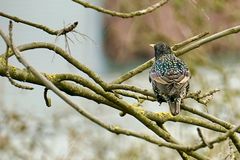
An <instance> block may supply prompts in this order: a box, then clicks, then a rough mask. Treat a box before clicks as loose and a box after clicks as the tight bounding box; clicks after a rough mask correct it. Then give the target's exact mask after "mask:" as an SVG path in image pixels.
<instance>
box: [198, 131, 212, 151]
mask: <svg viewBox="0 0 240 160" xmlns="http://www.w3.org/2000/svg"><path fill="white" fill-rule="evenodd" d="M197 132H198V136H199V137H200V138H201V140H202V143H203V144H204V145H205V146H207V147H208V148H209V149H212V148H213V145H212V144H210V143H208V141H207V140H206V138H205V137H204V136H203V133H202V130H201V129H200V128H197Z"/></svg>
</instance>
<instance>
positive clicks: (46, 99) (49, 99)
mask: <svg viewBox="0 0 240 160" xmlns="http://www.w3.org/2000/svg"><path fill="white" fill-rule="evenodd" d="M47 93H48V89H47V88H44V92H43V98H44V101H45V104H46V106H47V107H51V105H52V103H51V98H49V97H48V96H47Z"/></svg>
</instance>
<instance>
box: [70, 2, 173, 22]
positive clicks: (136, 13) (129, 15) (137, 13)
mask: <svg viewBox="0 0 240 160" xmlns="http://www.w3.org/2000/svg"><path fill="white" fill-rule="evenodd" d="M72 1H73V2H75V3H78V4H80V5H82V6H84V7H85V8H91V9H94V10H96V11H98V12H101V13H105V14H108V15H111V16H116V17H121V18H132V17H136V16H142V15H146V14H148V13H151V12H153V11H154V10H156V9H158V8H159V7H161V6H163V5H164V4H166V3H167V2H168V0H160V1H159V2H157V3H155V4H153V5H152V6H149V7H147V8H145V9H142V10H138V11H134V12H129V13H123V12H116V11H111V10H108V9H105V8H102V7H99V6H95V5H92V4H90V3H88V2H85V1H82V0H72Z"/></svg>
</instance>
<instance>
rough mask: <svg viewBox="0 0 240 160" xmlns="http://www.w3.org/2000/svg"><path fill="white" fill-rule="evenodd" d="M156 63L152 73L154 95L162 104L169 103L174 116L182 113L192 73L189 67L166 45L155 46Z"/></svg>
mask: <svg viewBox="0 0 240 160" xmlns="http://www.w3.org/2000/svg"><path fill="white" fill-rule="evenodd" d="M154 50H155V63H154V64H153V66H152V68H151V70H150V73H149V81H150V82H151V83H152V86H153V90H154V93H155V94H156V96H157V100H158V102H159V103H160V104H161V102H163V101H167V103H168V104H169V107H170V111H171V113H172V115H177V114H179V112H180V104H181V101H182V99H183V98H184V97H185V96H186V94H187V92H188V88H189V79H190V72H189V69H188V67H187V65H186V64H185V63H184V62H183V61H182V60H181V59H179V58H177V57H176V56H175V55H174V54H172V53H171V49H170V47H169V46H168V45H166V44H165V43H158V44H156V45H154Z"/></svg>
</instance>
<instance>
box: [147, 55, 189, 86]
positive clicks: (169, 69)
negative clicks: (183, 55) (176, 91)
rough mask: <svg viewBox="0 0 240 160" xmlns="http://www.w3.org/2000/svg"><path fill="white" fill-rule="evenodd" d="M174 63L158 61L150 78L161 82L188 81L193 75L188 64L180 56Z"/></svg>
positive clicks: (179, 82) (181, 82) (180, 82)
mask: <svg viewBox="0 0 240 160" xmlns="http://www.w3.org/2000/svg"><path fill="white" fill-rule="evenodd" d="M174 62H175V64H174V63H163V62H162V61H158V62H156V64H155V67H153V68H152V70H151V72H150V75H149V76H150V78H151V79H152V80H154V81H156V82H157V83H160V84H172V83H178V84H183V83H186V82H187V81H188V80H189V79H190V77H191V75H190V72H189V70H188V68H187V66H186V65H185V64H184V63H183V62H182V61H181V60H180V59H178V58H175V59H174Z"/></svg>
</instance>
